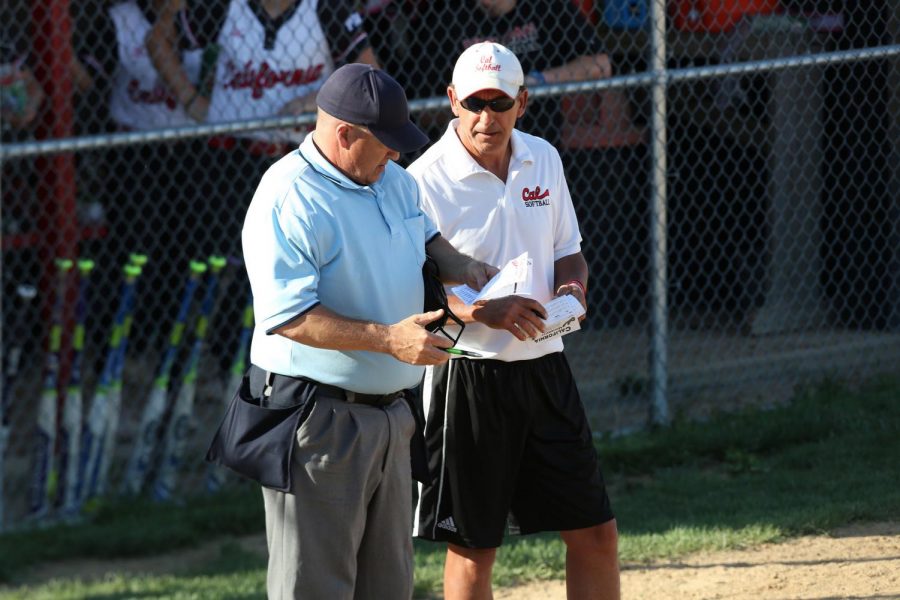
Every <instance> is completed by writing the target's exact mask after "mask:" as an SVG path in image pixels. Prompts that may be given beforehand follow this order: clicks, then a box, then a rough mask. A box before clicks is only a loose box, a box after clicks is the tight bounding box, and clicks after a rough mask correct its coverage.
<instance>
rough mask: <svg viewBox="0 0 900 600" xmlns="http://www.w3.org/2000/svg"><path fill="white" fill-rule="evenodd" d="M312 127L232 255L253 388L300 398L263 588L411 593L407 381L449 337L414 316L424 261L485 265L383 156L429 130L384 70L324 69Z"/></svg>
mask: <svg viewBox="0 0 900 600" xmlns="http://www.w3.org/2000/svg"><path fill="white" fill-rule="evenodd" d="M316 103H317V105H318V114H317V119H316V128H315V131H314V132H313V133H311V134H310V135H309V136H307V138H306V139H305V140H304V141H303V143H302V144H301V145H300V147H299V148H298V149H297V150H295V151H293V152H291V153H290V154H288V155H287V156H285V157H284V158H282V159H281V160H279V161H278V162H277V163H275V164H274V165H273V166H272V167H271V168H270V169H269V170H268V171H267V172H266V174H265V175H264V176H263V178H262V181H261V182H260V184H259V187H258V188H257V190H256V193H255V195H254V196H253V201H252V202H251V204H250V207H249V209H248V211H247V217H246V221H245V222H244V229H243V249H244V260H245V263H246V266H247V274H248V275H249V278H250V284H251V287H252V289H253V302H254V311H255V314H256V329H255V332H254V336H253V345H252V348H251V362H252V363H253V366H252V367H251V372H250V391H251V393H252V394H253V395H254V396H255V397H258V398H262V399H263V404H264V405H265V406H268V407H281V406H295V405H297V404H298V403H299V402H305V403H306V405H307V406H308V410H307V411H306V413H305V414H306V416H305V418H304V419H303V421H302V423H301V425H300V427H299V429H298V430H297V435H296V446H295V447H294V454H293V462H292V465H291V469H292V472H291V475H292V484H291V491H290V492H289V493H282V492H279V491H275V490H271V489H267V488H263V499H264V501H265V511H266V535H267V540H268V547H269V566H268V576H267V589H268V595H269V598H314V599H318V598H329V599H341V598H346V599H351V598H353V599H361V598H373V599H375V598H392V599H393V598H409V597H411V595H412V581H413V577H412V564H413V563H412V541H411V533H412V530H411V528H412V501H411V497H410V496H411V489H412V488H411V486H412V479H411V471H410V469H411V466H410V439H411V438H412V436H413V433H414V430H415V425H416V422H415V418H414V415H413V411H412V408H411V407H412V402H411V398H412V392H411V388H414V387H415V386H417V385H418V383H419V381H420V379H421V377H422V374H423V369H424V366H425V365H435V364H440V363H443V362H446V361H447V359H448V358H449V356H450V355H449V354H448V353H447V352H445V351H444V350H443V349H445V348H447V347H450V346H451V345H452V342H451V340H450V339H448V338H447V337H444V336H442V335H439V334H435V333H430V332H429V331H428V330H426V329H425V325H426V324H428V323H431V322H432V321H435V320H436V319H439V318H440V317H442V316H443V315H442V311H440V310H438V311H433V312H426V313H423V312H422V311H423V281H422V265H423V263H424V261H425V253H426V248H427V250H428V254H429V255H430V256H432V257H433V258H434V259H435V261H436V262H437V264H438V266H439V268H440V273H441V275H442V280H444V281H446V282H448V283H449V282H460V283H467V284H469V285H470V286H472V287H475V288H477V289H480V288H481V287H482V286H483V285H484V284H485V283H486V282H487V281H488V279H490V277H491V276H492V275H493V274H494V273H496V269H495V268H494V267H491V266H489V265H486V264H484V263H481V262H478V261H475V260H473V259H471V258H469V257H467V256H464V255H462V254H459V253H458V252H456V251H455V250H454V249H453V247H452V246H450V244H449V243H448V242H447V241H446V240H445V239H444V238H442V237H441V236H440V234H439V233H438V232H437V231H436V230H435V227H434V224H433V223H432V221H431V220H430V219H429V218H428V217H427V216H426V215H425V214H424V213H423V212H422V209H421V207H420V204H419V193H418V189H417V187H416V183H415V181H414V180H413V179H412V177H411V176H409V175H408V174H407V173H406V172H405V171H404V170H403V169H402V168H401V167H399V166H398V165H397V164H396V163H395V162H394V161H395V160H397V159H398V158H399V156H400V153H401V152H411V151H414V150H417V149H419V148H420V147H422V146H423V145H424V144H425V143H426V142H427V141H428V140H427V137H426V136H425V135H424V134H423V133H422V132H421V131H420V130H419V129H418V128H417V127H416V126H415V125H414V124H413V123H412V122H411V121H410V120H409V111H408V106H407V102H406V95H405V94H404V92H403V89H402V88H401V87H400V86H399V84H397V82H396V81H395V80H394V79H393V78H391V77H390V76H389V75H387V74H386V73H384V72H383V71H379V70H376V69H373V68H372V67H371V66H368V65H362V64H349V65H345V66H343V67H341V68H339V69H337V70H336V71H335V72H334V73H333V74H332V75H331V76H330V77H329V78H328V80H327V81H326V82H325V84H324V85H323V86H322V88H321V90H320V91H319V94H318V97H317V100H316Z"/></svg>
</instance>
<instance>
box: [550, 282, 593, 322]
mask: <svg viewBox="0 0 900 600" xmlns="http://www.w3.org/2000/svg"><path fill="white" fill-rule="evenodd" d="M566 294H569V295H571V296H575V299H576V300H578V301H579V302H581V306H583V307H584V311H585V313H584V314H583V315H581V316H580V317H578V320H579V321H584V318H585V317H586V316H587V298H585V297H584V292H583V291H582V290H581V286H580V285H578V284H577V283H564V284H562V285H561V286H559V287H558V288H556V297H557V298H559V297H560V296H565V295H566Z"/></svg>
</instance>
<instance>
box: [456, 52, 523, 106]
mask: <svg viewBox="0 0 900 600" xmlns="http://www.w3.org/2000/svg"><path fill="white" fill-rule="evenodd" d="M524 83H525V76H524V75H523V74H522V65H520V64H519V59H518V58H516V55H515V54H513V53H512V51H510V50H509V48H507V47H506V46H501V45H500V44H495V43H494V42H481V43H478V44H473V45H471V46H469V47H468V48H467V49H466V51H465V52H463V53H462V54H460V55H459V58H458V59H457V60H456V66H455V67H453V87H454V88H455V89H456V95H457V97H458V98H459V99H460V100H465V99H466V98H468V97H469V96H471V95H472V94H474V93H475V92H480V91H481V90H500V91H501V92H503V93H504V94H506V95H507V96H509V97H510V98H515V97H516V95H518V93H519V88H520V87H522V85H523V84H524Z"/></svg>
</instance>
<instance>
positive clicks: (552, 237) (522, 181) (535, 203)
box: [407, 119, 581, 361]
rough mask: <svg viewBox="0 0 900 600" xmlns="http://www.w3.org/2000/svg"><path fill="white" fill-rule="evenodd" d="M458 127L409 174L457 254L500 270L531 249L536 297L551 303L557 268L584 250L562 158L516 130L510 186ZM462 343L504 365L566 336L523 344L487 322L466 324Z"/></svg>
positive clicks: (551, 347)
mask: <svg viewBox="0 0 900 600" xmlns="http://www.w3.org/2000/svg"><path fill="white" fill-rule="evenodd" d="M458 124H459V119H454V120H453V121H452V122H451V123H450V125H449V126H448V127H447V131H446V132H445V133H444V135H443V136H442V137H441V139H440V140H438V142H437V143H436V144H435V145H434V146H432V147H431V148H429V149H428V151H427V152H425V153H424V154H423V155H422V156H421V157H420V158H419V159H418V160H416V161H415V162H414V163H413V164H411V165H410V166H409V168H408V169H407V170H408V171H409V172H410V173H411V174H412V176H413V177H414V178H415V179H416V181H417V182H418V184H419V191H420V193H421V198H422V208H423V209H424V210H425V212H426V213H427V214H428V215H429V216H430V217H431V218H432V220H433V221H434V223H435V226H436V227H437V229H438V230H439V231H440V232H441V235H443V236H444V237H445V238H446V239H447V240H448V241H449V242H450V243H451V244H452V245H453V246H454V247H455V248H456V249H457V250H459V251H460V252H463V253H465V254H468V255H470V256H472V257H474V258H476V259H478V260H481V261H484V262H487V263H489V264H492V265H494V266H496V267H498V268H499V267H503V266H504V265H505V264H506V263H507V262H509V261H510V260H512V259H513V258H516V257H517V256H519V255H520V254H522V253H523V252H525V251H527V252H528V256H529V258H531V259H532V260H533V261H534V284H533V295H532V297H533V298H534V299H535V300H537V301H538V302H541V303H546V302H547V301H549V300H550V299H551V298H553V292H554V289H553V275H554V265H553V263H554V262H555V261H556V260H559V259H560V258H563V257H565V256H569V255H572V254H575V253H577V252H580V251H581V234H580V233H579V231H578V221H577V219H576V217H575V208H574V207H573V206H572V198H571V196H569V187H568V185H567V184H566V179H565V175H564V173H563V167H562V161H561V160H560V158H559V153H558V152H557V151H556V149H555V148H554V147H553V146H552V145H550V144H549V143H548V142H546V141H545V140H543V139H541V138H538V137H535V136H533V135H528V134H527V133H523V132H521V131H519V130H514V131H513V135H512V157H511V158H510V161H509V173H508V175H507V178H506V182H505V183H504V182H503V181H501V180H500V179H499V178H498V177H497V176H496V175H494V174H493V173H491V172H490V171H488V170H486V169H485V168H483V167H482V166H481V165H479V164H478V163H477V162H475V159H474V158H472V156H471V155H470V154H469V153H468V151H467V150H466V149H465V147H464V146H463V145H462V142H460V141H459V138H458V137H457V135H456V127H457V125H458ZM454 333H455V332H454ZM460 344H461V345H465V346H466V347H471V348H479V349H483V350H485V351H489V352H493V353H496V356H495V357H494V358H496V359H498V360H505V361H513V360H526V359H531V358H537V357H540V356H544V355H545V354H549V353H551V352H560V351H562V349H563V342H562V339H561V338H553V339H550V340H546V341H544V342H539V343H535V342H533V341H531V340H526V341H524V342H520V341H519V340H517V339H516V338H515V337H514V336H513V335H512V334H511V333H509V332H508V331H506V330H503V329H491V328H490V327H488V326H487V325H484V324H482V323H470V324H467V325H466V328H465V331H464V332H463V335H462V338H461V339H460Z"/></svg>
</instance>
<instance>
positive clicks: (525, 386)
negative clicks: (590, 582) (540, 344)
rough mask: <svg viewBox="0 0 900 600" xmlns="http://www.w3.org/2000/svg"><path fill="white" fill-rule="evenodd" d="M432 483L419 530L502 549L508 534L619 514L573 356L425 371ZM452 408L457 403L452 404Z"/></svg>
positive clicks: (423, 497) (458, 362) (463, 362)
mask: <svg viewBox="0 0 900 600" xmlns="http://www.w3.org/2000/svg"><path fill="white" fill-rule="evenodd" d="M424 395H425V410H426V414H427V415H428V422H427V425H426V429H425V436H426V444H427V446H428V450H429V465H428V466H429V471H430V474H431V476H432V477H431V479H432V482H431V483H430V484H429V485H426V486H424V487H423V488H422V490H421V494H420V499H419V506H418V510H417V511H416V512H417V514H416V535H417V536H418V537H421V538H425V539H429V540H435V541H447V542H452V543H453V544H457V545H459V546H465V547H470V548H496V547H498V546H500V544H501V542H502V540H503V535H504V533H505V532H506V531H507V526H508V527H509V529H508V532H509V533H511V534H516V533H522V534H526V533H536V532H538V531H567V530H571V529H582V528H585V527H591V526H594V525H599V524H600V523H605V522H607V521H609V520H611V519H612V518H613V513H612V509H611V508H610V504H609V498H608V497H607V494H606V487H605V486H604V483H603V476H602V475H601V473H600V467H599V464H598V460H597V452H596V450H595V449H594V445H593V441H592V439H591V431H590V427H589V426H588V422H587V417H586V415H585V412H584V406H583V405H582V404H581V398H580V397H579V395H578V389H577V388H576V386H575V380H574V378H573V377H572V372H571V370H570V369H569V363H568V362H567V361H566V358H565V356H564V355H563V354H562V353H561V352H559V353H554V354H549V355H547V356H543V357H541V358H536V359H533V360H523V361H516V362H504V361H499V360H468V359H453V360H451V361H450V362H449V363H447V364H445V365H441V366H438V367H434V369H433V370H430V371H429V372H428V374H427V375H426V377H425V384H424ZM448 406H449V408H448Z"/></svg>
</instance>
